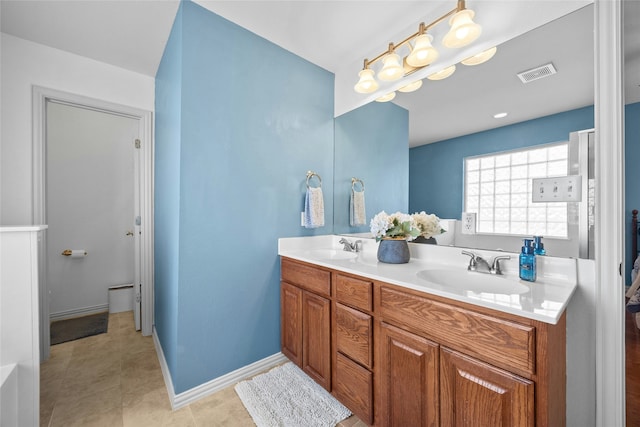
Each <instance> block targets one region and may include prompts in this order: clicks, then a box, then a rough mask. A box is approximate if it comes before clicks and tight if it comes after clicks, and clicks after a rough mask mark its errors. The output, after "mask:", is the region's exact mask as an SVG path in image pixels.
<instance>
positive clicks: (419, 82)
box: [398, 80, 422, 93]
mask: <svg viewBox="0 0 640 427" xmlns="http://www.w3.org/2000/svg"><path fill="white" fill-rule="evenodd" d="M421 87H422V80H416V81H415V82H413V83H409V84H408V85H406V86H403V87H401V88H400V89H398V92H405V93H408V92H415V91H416V90H418V89H420V88H421Z"/></svg>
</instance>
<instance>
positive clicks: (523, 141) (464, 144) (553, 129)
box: [409, 106, 594, 219]
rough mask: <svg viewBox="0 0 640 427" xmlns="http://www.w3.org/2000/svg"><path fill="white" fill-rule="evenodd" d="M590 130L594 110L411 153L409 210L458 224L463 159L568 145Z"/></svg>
mask: <svg viewBox="0 0 640 427" xmlns="http://www.w3.org/2000/svg"><path fill="white" fill-rule="evenodd" d="M593 126H594V115H593V107H592V106H590V107H584V108H579V109H576V110H571V111H566V112H563V113H558V114H553V115H550V116H546V117H541V118H538V119H534V120H529V121H526V122H521V123H515V124H513V125H509V126H504V127H501V128H497V129H491V130H487V131H484V132H478V133H474V134H471V135H465V136H461V137H457V138H452V139H448V140H445V141H440V142H436V143H433V144H427V145H422V146H420V147H415V148H411V149H410V150H409V210H410V211H411V212H414V211H422V210H424V211H426V212H427V213H434V214H436V215H437V216H439V217H440V218H455V219H460V215H461V213H462V206H463V200H462V198H463V196H462V194H463V186H464V182H463V165H464V158H465V157H468V156H477V155H481V154H487V153H495V152H499V151H506V150H514V149H517V148H522V147H528V146H533V145H538V144H547V143H551V142H556V141H567V140H568V139H569V133H571V132H574V131H577V130H583V129H591V128H593Z"/></svg>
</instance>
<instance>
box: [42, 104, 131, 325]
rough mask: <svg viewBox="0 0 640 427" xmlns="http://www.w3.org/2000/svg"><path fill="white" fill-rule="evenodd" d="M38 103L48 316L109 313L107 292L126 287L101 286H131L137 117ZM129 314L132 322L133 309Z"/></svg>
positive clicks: (120, 290) (128, 305) (57, 318)
mask: <svg viewBox="0 0 640 427" xmlns="http://www.w3.org/2000/svg"><path fill="white" fill-rule="evenodd" d="M45 108H46V118H45V121H46V146H47V150H46V153H47V154H46V155H47V158H46V171H47V175H46V176H47V178H46V182H47V190H46V200H47V205H46V211H47V225H48V226H49V228H48V229H47V230H48V231H47V276H46V281H47V287H48V289H49V310H50V319H51V320H59V319H67V318H73V317H79V316H83V315H87V314H94V313H97V312H101V311H106V310H107V309H109V310H112V309H113V307H109V304H108V293H112V292H113V293H116V292H117V293H123V292H124V293H127V294H129V292H128V291H127V290H126V289H125V288H123V289H118V290H113V291H112V290H109V288H111V287H113V286H118V285H127V286H128V285H132V286H133V285H134V284H135V283H139V281H136V280H134V277H135V276H136V272H137V270H139V269H138V268H137V266H136V265H135V263H134V261H135V259H136V258H139V257H136V256H135V251H134V248H135V247H139V245H136V244H135V240H137V239H138V238H139V237H138V236H136V233H134V226H135V216H136V215H137V211H138V209H137V205H139V203H138V200H136V198H137V196H139V191H135V188H134V186H135V181H136V180H134V176H135V175H136V171H135V169H136V165H135V162H134V154H135V150H136V149H135V145H134V144H135V141H136V140H139V120H138V119H137V118H134V117H129V116H123V115H118V114H113V113H111V112H105V111H100V110H94V109H87V108H84V107H82V106H80V105H71V104H66V103H60V102H57V101H55V100H52V99H48V100H47V102H46V106H45ZM135 291H138V290H137V289H134V293H138V292H135ZM136 296H137V295H136ZM133 301H134V297H133V296H132V297H131V298H130V300H129V301H128V302H127V301H125V304H124V306H123V307H122V308H119V309H120V310H122V309H125V308H129V307H132V308H133V307H134V304H133ZM135 312H136V317H137V319H136V320H137V321H136V324H137V325H139V323H140V322H139V315H140V310H139V308H138V309H137V310H135ZM136 329H138V330H139V329H140V327H139V326H138V327H137V328H136Z"/></svg>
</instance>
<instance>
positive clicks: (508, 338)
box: [380, 286, 536, 374]
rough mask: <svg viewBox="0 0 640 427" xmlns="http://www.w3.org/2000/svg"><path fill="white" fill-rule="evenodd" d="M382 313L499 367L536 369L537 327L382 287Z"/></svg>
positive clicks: (521, 370)
mask: <svg viewBox="0 0 640 427" xmlns="http://www.w3.org/2000/svg"><path fill="white" fill-rule="evenodd" d="M380 314H381V315H382V317H383V320H384V321H396V322H399V323H400V324H404V325H407V326H409V327H411V328H413V329H414V330H416V332H418V333H422V334H425V335H426V336H427V337H429V338H432V339H434V340H435V341H437V342H439V343H442V344H445V345H447V346H449V347H451V348H455V349H459V350H461V351H463V352H464V353H466V354H469V355H473V356H475V357H478V358H479V359H481V360H484V361H486V362H489V363H492V364H495V365H497V366H500V367H504V368H509V369H516V370H519V371H520V372H526V373H529V374H532V373H534V372H535V368H536V367H535V356H536V355H535V327H533V326H529V325H522V324H519V323H515V322H512V321H509V320H504V319H500V318H496V317H491V316H488V315H485V314H481V313H476V312H474V311H471V310H467V309H464V308H461V307H457V306H453V305H449V304H445V303H442V302H439V301H434V300H431V299H429V298H426V297H421V296H417V295H413V294H410V293H407V292H403V291H401V290H398V289H396V288H392V287H388V286H381V287H380Z"/></svg>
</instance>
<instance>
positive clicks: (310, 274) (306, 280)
mask: <svg viewBox="0 0 640 427" xmlns="http://www.w3.org/2000/svg"><path fill="white" fill-rule="evenodd" d="M281 270H282V271H281V276H282V280H283V281H285V282H288V283H291V284H294V285H298V286H300V287H301V288H304V289H306V290H308V291H311V292H314V293H316V294H319V295H324V296H327V297H330V296H331V273H329V272H328V271H325V270H321V269H319V268H314V267H311V266H309V265H304V264H298V263H297V262H293V261H290V260H288V259H283V260H282V269H281Z"/></svg>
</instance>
